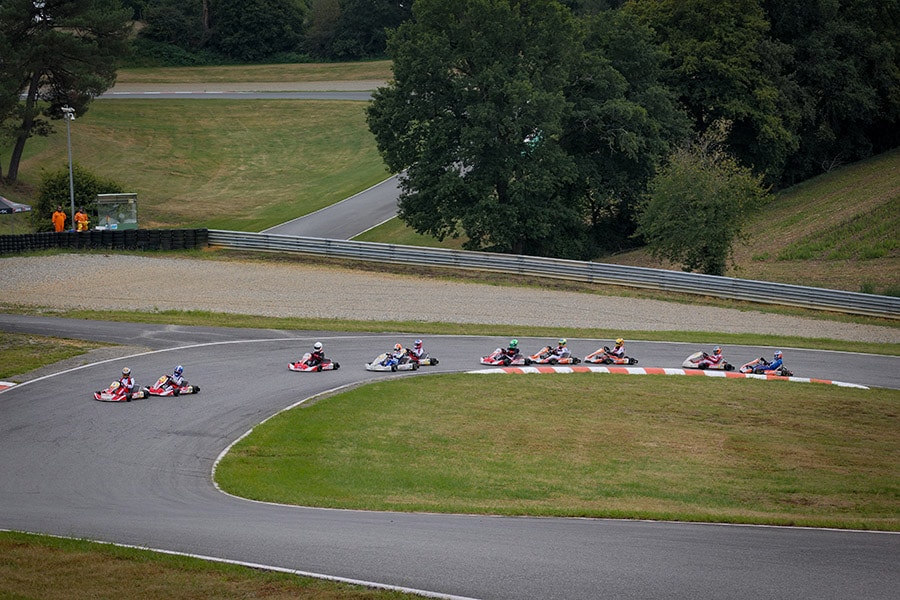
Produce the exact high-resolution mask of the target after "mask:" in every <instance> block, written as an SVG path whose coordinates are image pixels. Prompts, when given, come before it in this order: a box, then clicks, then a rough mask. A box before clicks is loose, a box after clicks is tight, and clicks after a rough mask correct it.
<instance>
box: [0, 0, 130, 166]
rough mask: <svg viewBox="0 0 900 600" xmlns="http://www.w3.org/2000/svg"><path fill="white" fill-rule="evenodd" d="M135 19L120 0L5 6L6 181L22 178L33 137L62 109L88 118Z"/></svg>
mask: <svg viewBox="0 0 900 600" xmlns="http://www.w3.org/2000/svg"><path fill="white" fill-rule="evenodd" d="M130 16H131V11H130V10H128V9H124V8H123V7H122V4H121V2H120V1H119V0H40V1H36V0H3V1H2V2H0V50H2V51H3V54H2V55H0V75H2V81H3V83H2V84H0V93H2V94H3V95H4V99H3V100H0V118H3V119H5V121H6V122H5V125H9V126H10V127H12V129H13V131H12V137H13V138H14V139H15V144H14V146H13V150H12V153H11V156H10V162H9V169H8V171H7V173H6V178H7V181H10V182H12V181H15V180H16V179H17V178H18V172H19V162H20V161H21V157H22V152H23V150H24V148H25V143H26V141H27V140H28V138H29V137H31V136H32V135H47V134H48V133H49V132H50V131H52V128H51V123H50V120H51V119H59V118H61V116H62V113H61V110H60V109H61V107H62V106H65V105H68V106H70V107H72V108H74V109H75V111H76V113H77V114H84V112H85V111H86V110H87V107H88V104H89V103H90V101H91V100H92V99H93V98H95V97H96V96H98V95H100V94H102V93H103V92H104V91H106V90H107V89H108V88H109V87H110V86H111V85H112V84H113V83H114V82H115V78H116V60H117V59H118V58H119V57H121V56H123V55H124V54H125V53H126V52H127V44H126V37H127V35H128V32H129V30H130V25H129V17H130ZM10 95H12V97H13V98H15V102H14V103H13V102H11V101H10ZM20 95H24V100H23V101H21V102H20V101H19V96H20ZM4 113H5V114H4Z"/></svg>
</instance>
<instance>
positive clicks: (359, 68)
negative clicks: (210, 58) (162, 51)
mask: <svg viewBox="0 0 900 600" xmlns="http://www.w3.org/2000/svg"><path fill="white" fill-rule="evenodd" d="M392 77H393V71H392V70H391V61H389V60H372V61H359V62H349V63H348V62H345V63H295V64H279V65H229V66H216V67H177V68H172V67H166V68H143V69H119V70H118V71H117V72H116V83H129V84H132V83H138V84H143V83H197V82H202V83H220V82H221V83H245V82H263V83H269V82H273V81H291V82H293V81H365V80H381V81H386V80H388V79H390V78H392Z"/></svg>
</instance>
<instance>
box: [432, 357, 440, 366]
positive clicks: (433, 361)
mask: <svg viewBox="0 0 900 600" xmlns="http://www.w3.org/2000/svg"><path fill="white" fill-rule="evenodd" d="M431 364H432V366H433V365H436V364H438V359H436V358H432V359H431Z"/></svg>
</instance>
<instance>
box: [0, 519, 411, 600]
mask: <svg viewBox="0 0 900 600" xmlns="http://www.w3.org/2000/svg"><path fill="white" fill-rule="evenodd" d="M0 556H2V557H3V558H2V559H0V598H10V599H12V598H15V599H22V600H25V599H31V598H33V599H35V600H37V599H40V600H93V599H95V598H129V599H131V600H156V599H158V598H167V599H169V600H230V599H234V600H238V599H246V598H266V599H268V600H287V599H288V598H290V599H293V600H297V599H300V600H391V599H395V600H399V599H400V598H416V597H418V596H414V595H412V594H401V593H400V592H393V591H385V590H374V589H368V588H364V587H361V586H357V585H347V584H341V583H335V582H330V581H322V580H318V579H313V578H310V577H300V576H297V575H291V574H286V573H273V572H269V571H263V570H259V569H251V568H249V567H242V566H237V565H229V564H223V563H216V562H210V561H204V560H200V559H197V558H189V557H184V556H174V555H169V554H161V553H157V552H150V551H147V550H138V549H134V548H122V547H119V546H112V545H107V544H98V543H91V542H87V541H83V540H71V539H63V538H54V537H46V536H37V535H30V534H24V533H11V532H0Z"/></svg>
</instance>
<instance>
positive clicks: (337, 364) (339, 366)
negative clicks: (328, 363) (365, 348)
mask: <svg viewBox="0 0 900 600" xmlns="http://www.w3.org/2000/svg"><path fill="white" fill-rule="evenodd" d="M340 368H341V363H334V370H335V371H337V370H338V369H340Z"/></svg>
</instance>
